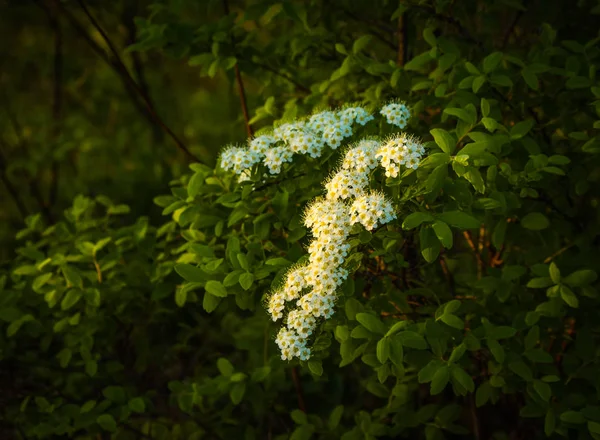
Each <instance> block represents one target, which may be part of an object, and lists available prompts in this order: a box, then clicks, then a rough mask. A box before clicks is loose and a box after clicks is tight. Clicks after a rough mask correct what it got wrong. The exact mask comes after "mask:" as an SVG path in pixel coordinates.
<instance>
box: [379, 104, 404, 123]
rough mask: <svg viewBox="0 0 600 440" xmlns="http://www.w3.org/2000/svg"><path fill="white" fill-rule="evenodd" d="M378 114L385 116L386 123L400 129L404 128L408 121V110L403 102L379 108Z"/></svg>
mask: <svg viewBox="0 0 600 440" xmlns="http://www.w3.org/2000/svg"><path fill="white" fill-rule="evenodd" d="M380 113H381V114H382V115H383V116H385V118H386V120H387V122H388V123H389V124H392V125H396V126H398V127H400V128H401V129H402V128H404V127H406V124H408V120H409V119H410V110H409V109H408V107H407V106H406V104H405V103H403V102H391V103H389V104H387V105H385V106H383V107H382V108H381V111H380Z"/></svg>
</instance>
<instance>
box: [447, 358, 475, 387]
mask: <svg viewBox="0 0 600 440" xmlns="http://www.w3.org/2000/svg"><path fill="white" fill-rule="evenodd" d="M452 377H453V378H454V379H456V381H457V382H458V383H459V384H461V385H462V386H463V387H464V388H465V389H466V390H467V391H468V392H470V393H472V392H473V391H475V382H473V378H471V376H470V375H469V374H467V372H466V371H465V370H463V369H462V368H461V367H459V366H458V365H453V366H452Z"/></svg>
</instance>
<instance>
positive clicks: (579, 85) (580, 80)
mask: <svg viewBox="0 0 600 440" xmlns="http://www.w3.org/2000/svg"><path fill="white" fill-rule="evenodd" d="M591 85H592V82H591V81H590V79H589V78H586V77H585V76H572V77H571V78H569V79H568V80H567V83H566V86H567V89H584V88H586V87H590V86H591Z"/></svg>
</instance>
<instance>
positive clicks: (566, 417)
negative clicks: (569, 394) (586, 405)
mask: <svg viewBox="0 0 600 440" xmlns="http://www.w3.org/2000/svg"><path fill="white" fill-rule="evenodd" d="M560 420H562V421H563V422H567V423H573V424H576V425H579V424H581V423H585V417H584V416H583V414H581V413H580V412H579V411H572V410H570V411H565V412H564V413H562V414H561V415H560Z"/></svg>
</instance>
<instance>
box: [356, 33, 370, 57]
mask: <svg viewBox="0 0 600 440" xmlns="http://www.w3.org/2000/svg"><path fill="white" fill-rule="evenodd" d="M372 38H373V37H371V35H363V36H362V37H360V38H359V39H358V40H356V41H355V42H354V44H353V45H352V52H353V53H354V54H357V53H359V52H360V51H362V50H363V49H364V48H365V47H366V46H367V44H369V42H370V41H371V39H372Z"/></svg>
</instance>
